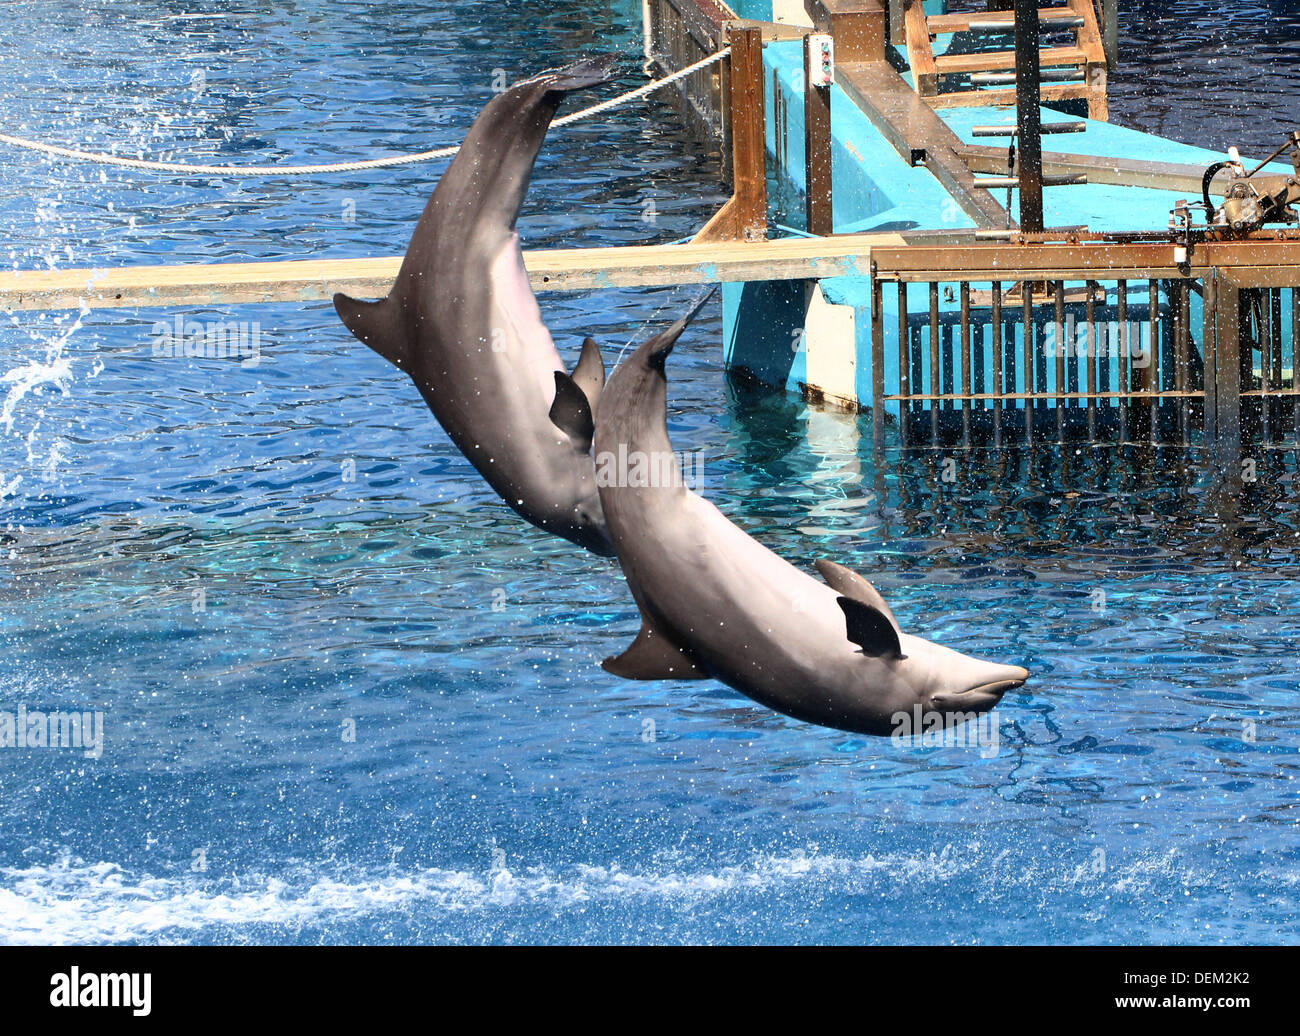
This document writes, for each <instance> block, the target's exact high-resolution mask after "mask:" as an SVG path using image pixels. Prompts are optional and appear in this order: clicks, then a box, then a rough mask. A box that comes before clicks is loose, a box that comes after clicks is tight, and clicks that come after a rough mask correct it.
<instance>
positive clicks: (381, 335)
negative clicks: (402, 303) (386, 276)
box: [334, 292, 410, 370]
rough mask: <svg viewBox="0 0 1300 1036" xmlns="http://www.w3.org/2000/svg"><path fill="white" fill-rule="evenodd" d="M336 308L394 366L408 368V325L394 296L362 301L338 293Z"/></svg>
mask: <svg viewBox="0 0 1300 1036" xmlns="http://www.w3.org/2000/svg"><path fill="white" fill-rule="evenodd" d="M334 311H335V312H336V313H338V315H339V319H340V320H342V321H343V323H344V324H345V325H346V326H347V329H348V330H349V331H351V332H352V333H353V334H354V335H356V336H357V338H359V339H360V340H361V341H363V342H365V344H366V345H368V346H370V348H372V349H373V350H374V351H375V352H377V353H378V354H379V355H380V356H382V357H383V358H384V359H385V360H387V361H388V362H389V363H391V364H393V365H394V366H395V367H400V368H401V369H402V370H406V361H407V359H408V357H409V355H410V352H409V349H408V346H407V338H406V328H405V326H404V325H403V323H402V320H401V319H400V316H401V315H400V314H399V313H398V311H397V306H396V304H395V303H394V302H393V301H392V299H391V298H387V297H386V298H382V299H380V300H379V301H378V302H362V301H361V300H360V299H354V298H352V297H351V296H349V295H344V294H343V293H342V292H339V293H338V294H337V295H335V296H334Z"/></svg>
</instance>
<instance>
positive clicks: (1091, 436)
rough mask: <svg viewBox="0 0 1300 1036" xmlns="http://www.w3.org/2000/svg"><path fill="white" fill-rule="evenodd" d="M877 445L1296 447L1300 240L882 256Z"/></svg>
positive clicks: (876, 282)
mask: <svg viewBox="0 0 1300 1036" xmlns="http://www.w3.org/2000/svg"><path fill="white" fill-rule="evenodd" d="M872 266H873V278H872V284H873V290H872V378H873V392H872V398H873V407H872V410H873V415H874V426H875V440H876V443H877V445H878V446H883V444H884V442H885V439H886V435H887V428H888V427H889V426H891V425H893V426H896V427H897V431H898V442H899V444H900V445H902V446H904V447H917V446H926V445H929V446H939V445H946V444H951V443H955V442H960V443H961V444H963V445H973V444H977V443H985V442H987V443H991V444H992V445H994V446H1001V445H1003V443H1004V442H1007V441H1020V442H1026V443H1033V442H1034V441H1036V440H1040V441H1056V442H1065V441H1067V440H1073V439H1080V438H1082V439H1086V440H1088V441H1099V440H1107V439H1110V440H1115V441H1124V442H1129V441H1148V442H1153V443H1173V444H1186V443H1190V442H1193V441H1195V440H1197V439H1198V438H1204V439H1205V440H1207V441H1208V440H1214V441H1215V442H1216V444H1218V445H1219V446H1220V447H1221V448H1222V449H1225V450H1227V451H1229V452H1231V451H1232V450H1235V449H1236V448H1237V447H1238V446H1239V444H1240V442H1241V438H1242V436H1243V435H1245V436H1247V437H1250V438H1255V439H1258V440H1260V441H1262V442H1266V443H1267V442H1274V441H1278V440H1279V439H1282V438H1285V439H1286V441H1288V442H1293V443H1294V442H1300V379H1298V378H1297V377H1296V367H1297V360H1298V359H1300V357H1298V356H1297V343H1300V241H1296V240H1294V239H1293V238H1290V237H1285V236H1280V235H1269V236H1267V237H1265V236H1263V235H1260V236H1258V237H1257V238H1256V239H1254V240H1250V241H1240V242H1201V243H1198V244H1196V245H1193V246H1190V247H1189V246H1187V245H1183V246H1178V245H1174V244H1171V243H1169V242H1154V243H1148V242H1139V243H1128V242H1113V241H1112V242H1103V241H1096V242H1082V243H1081V242H1073V243H1069V242H1066V243H1055V244H1048V243H1025V244H1014V245H993V246H990V245H972V246H970V247H966V248H962V249H938V248H918V247H916V246H911V247H908V248H904V249H877V250H875V251H873V253H872Z"/></svg>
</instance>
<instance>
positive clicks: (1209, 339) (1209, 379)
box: [1201, 271, 1219, 442]
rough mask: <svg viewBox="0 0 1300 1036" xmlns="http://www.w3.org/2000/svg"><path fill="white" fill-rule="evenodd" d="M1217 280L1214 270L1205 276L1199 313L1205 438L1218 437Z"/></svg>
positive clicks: (1213, 438)
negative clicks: (1203, 369)
mask: <svg viewBox="0 0 1300 1036" xmlns="http://www.w3.org/2000/svg"><path fill="white" fill-rule="evenodd" d="M1218 291H1219V281H1218V277H1217V276H1216V275H1215V272H1214V271H1211V272H1210V274H1209V275H1208V276H1207V277H1206V278H1205V307H1204V311H1203V312H1202V314H1201V340H1202V342H1204V343H1205V344H1204V354H1205V438H1206V441H1207V442H1214V441H1215V439H1216V438H1218V430H1217V429H1218V409H1219V407H1218V371H1219V346H1218V342H1217V340H1216V335H1215V326H1216V322H1217V320H1218V305H1219V301H1218Z"/></svg>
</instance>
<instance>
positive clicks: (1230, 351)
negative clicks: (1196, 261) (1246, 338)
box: [1214, 271, 1242, 475]
mask: <svg viewBox="0 0 1300 1036" xmlns="http://www.w3.org/2000/svg"><path fill="white" fill-rule="evenodd" d="M1215 279H1216V281H1217V289H1216V290H1217V297H1216V304H1215V321H1214V338H1215V345H1216V350H1217V357H1216V358H1217V360H1218V362H1217V363H1216V365H1215V366H1216V377H1217V379H1218V384H1217V386H1216V388H1215V438H1214V449H1215V456H1216V460H1217V462H1218V467H1219V470H1220V471H1221V472H1222V473H1224V474H1227V473H1228V472H1229V471H1230V470H1231V471H1232V472H1233V474H1234V475H1235V473H1236V469H1237V465H1238V463H1239V462H1240V460H1241V362H1240V360H1241V330H1242V326H1241V325H1242V311H1241V289H1240V288H1239V287H1238V286H1237V284H1236V283H1235V282H1234V281H1233V280H1232V279H1231V278H1230V277H1228V276H1227V275H1226V274H1224V273H1223V272H1222V271H1215Z"/></svg>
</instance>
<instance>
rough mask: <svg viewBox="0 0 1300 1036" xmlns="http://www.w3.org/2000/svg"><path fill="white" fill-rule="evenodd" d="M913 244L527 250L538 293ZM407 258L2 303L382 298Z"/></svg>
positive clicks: (752, 268) (841, 263) (152, 270)
mask: <svg viewBox="0 0 1300 1036" xmlns="http://www.w3.org/2000/svg"><path fill="white" fill-rule="evenodd" d="M905 243H906V242H905V238H903V237H902V236H901V235H899V234H845V235H843V236H840V237H832V238H815V239H814V238H788V239H783V240H780V241H764V242H758V243H749V242H741V241H736V242H722V243H704V244H686V245H642V246H636V245H633V246H624V247H619V248H569V249H548V250H545V251H529V252H525V253H524V265H525V266H526V267H527V270H528V279H529V282H530V283H531V284H532V286H533V290H534V291H585V290H592V289H605V288H623V287H639V286H645V287H654V286H663V285H677V284H710V283H717V282H721V281H751V280H804V279H813V278H821V277H840V276H859V277H865V276H869V275H870V273H871V249H872V248H873V247H877V246H880V245H889V246H891V247H898V246H902V245H903V244H905ZM401 263H402V259H401V257H400V256H386V257H382V258H374V259H308V260H286V261H277V262H256V263H195V264H186V265H178V266H127V267H119V268H116V269H111V268H98V269H92V268H75V269H66V270H29V271H23V272H18V273H14V272H7V273H3V274H0V308H2V309H4V310H6V311H14V310H50V309H78V308H80V307H81V306H83V305H84V306H86V307H88V308H92V309H134V308H138V307H151V306H217V305H231V304H241V305H242V304H249V303H269V302H316V301H321V300H325V299H329V298H330V297H332V296H333V294H334V293H335V292H336V291H342V292H346V293H347V294H349V295H355V296H357V297H359V298H378V297H380V296H382V295H385V294H387V293H388V290H389V288H390V287H391V286H392V283H393V280H394V278H396V276H397V271H398V268H399V267H400V266H401Z"/></svg>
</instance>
